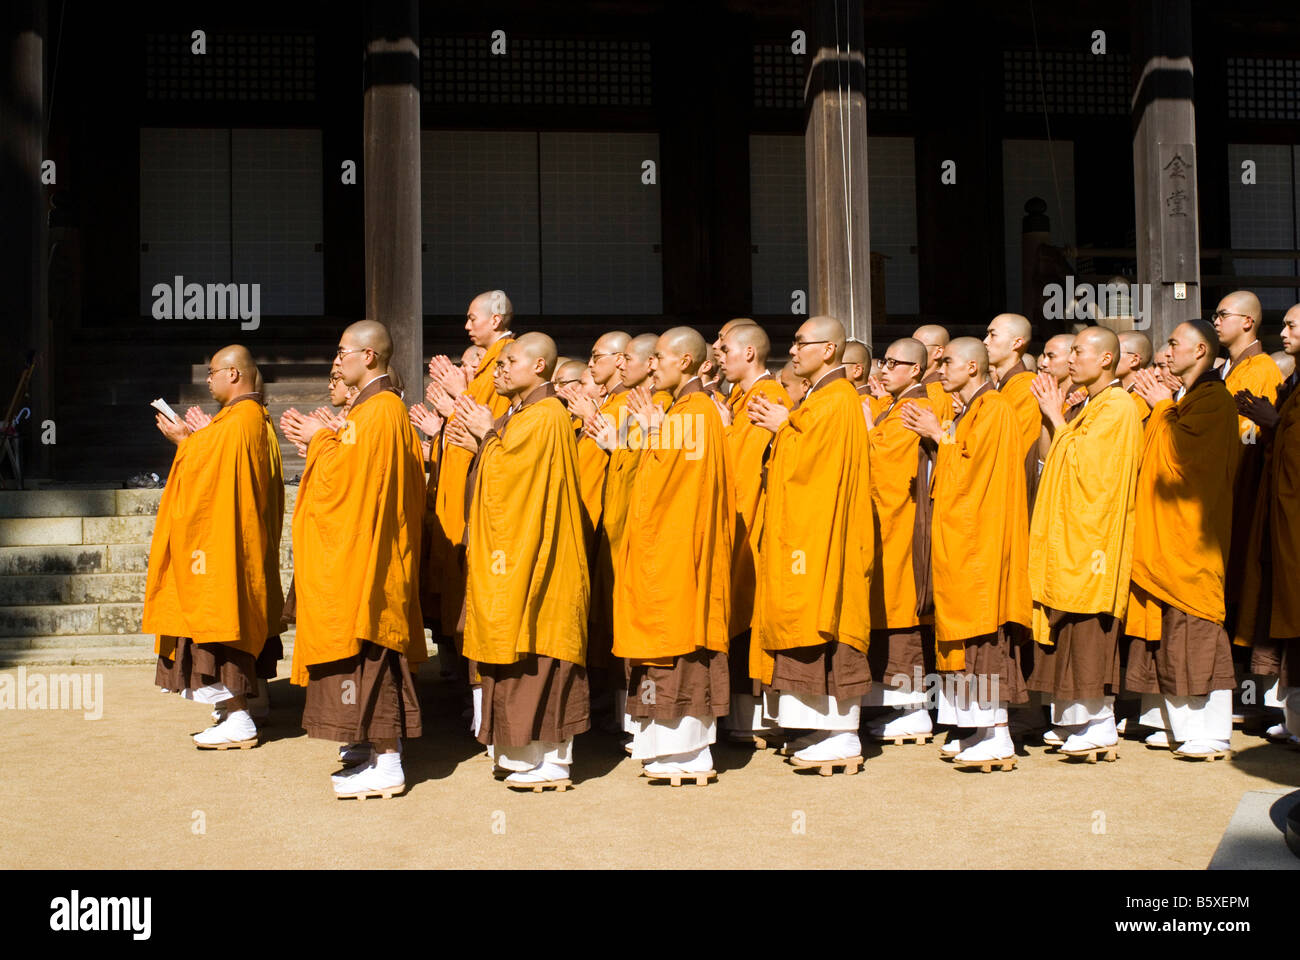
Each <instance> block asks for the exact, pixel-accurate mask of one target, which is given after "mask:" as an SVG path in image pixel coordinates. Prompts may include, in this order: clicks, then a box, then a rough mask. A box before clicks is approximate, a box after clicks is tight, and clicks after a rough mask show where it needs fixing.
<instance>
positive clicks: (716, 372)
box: [701, 317, 754, 403]
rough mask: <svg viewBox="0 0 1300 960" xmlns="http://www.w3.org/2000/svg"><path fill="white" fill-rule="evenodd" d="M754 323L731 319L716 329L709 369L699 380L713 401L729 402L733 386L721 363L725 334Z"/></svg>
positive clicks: (747, 318) (738, 318)
mask: <svg viewBox="0 0 1300 960" xmlns="http://www.w3.org/2000/svg"><path fill="white" fill-rule="evenodd" d="M753 325H754V321H753V320H751V319H750V318H749V317H733V318H732V319H730V320H728V321H727V322H726V323H724V324H723V325H722V326H721V327H720V328H719V329H718V337H717V339H716V340H714V341H713V343H712V344H711V345H710V346H709V363H710V367H709V370H708V372H707V373H704V372H701V379H702V380H703V381H704V389H705V390H707V391H708V392H709V393H711V394H712V395H713V397H714V399H716V400H719V401H721V402H723V403H727V402H729V401H731V399H732V397H731V388H732V387H733V386H735V384H733V383H731V382H730V381H728V380H727V374H726V371H725V370H723V368H722V367H723V363H722V344H723V341H724V339H725V338H726V336H727V334H728V333H730V332H731V331H732V330H734V329H736V327H750V326H753Z"/></svg>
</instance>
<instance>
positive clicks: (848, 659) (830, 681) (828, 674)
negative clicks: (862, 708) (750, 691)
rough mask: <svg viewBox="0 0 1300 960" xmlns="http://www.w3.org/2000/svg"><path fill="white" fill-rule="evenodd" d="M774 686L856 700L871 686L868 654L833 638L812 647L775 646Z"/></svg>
mask: <svg viewBox="0 0 1300 960" xmlns="http://www.w3.org/2000/svg"><path fill="white" fill-rule="evenodd" d="M772 657H773V659H774V660H775V663H774V664H773V666H772V685H771V689H772V690H774V691H777V692H779V693H797V694H802V695H804V696H813V697H816V696H823V695H829V696H832V697H834V698H835V699H836V700H853V699H855V698H857V697H861V696H864V695H865V694H866V692H867V691H868V690H870V689H871V667H870V665H869V664H868V662H867V655H866V654H865V653H863V652H862V651H860V650H857V649H856V648H854V647H850V646H849V645H848V644H847V643H840V642H839V641H838V640H830V641H827V642H826V643H819V644H816V645H815V646H811V647H794V648H792V649H790V650H773V651H772Z"/></svg>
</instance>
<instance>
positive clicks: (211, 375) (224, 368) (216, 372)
mask: <svg viewBox="0 0 1300 960" xmlns="http://www.w3.org/2000/svg"><path fill="white" fill-rule="evenodd" d="M234 369H235V368H234V367H217V368H216V369H215V370H213V369H212V368H211V367H208V378H209V379H211V378H212V377H215V376H216V375H217V374H219V373H220V372H221V371H222V370H234Z"/></svg>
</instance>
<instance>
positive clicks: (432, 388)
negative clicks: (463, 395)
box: [424, 380, 456, 420]
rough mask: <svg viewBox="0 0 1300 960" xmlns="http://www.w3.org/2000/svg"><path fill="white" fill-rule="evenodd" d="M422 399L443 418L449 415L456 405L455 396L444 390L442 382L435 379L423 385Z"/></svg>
mask: <svg viewBox="0 0 1300 960" xmlns="http://www.w3.org/2000/svg"><path fill="white" fill-rule="evenodd" d="M424 399H425V400H426V401H427V402H428V404H429V406H431V407H433V409H434V411H435V412H436V413H437V414H438V416H440V417H442V419H444V420H446V419H447V418H448V417H450V416H451V413H452V410H453V408H454V407H455V405H456V398H455V397H453V396H452V395H451V394H450V393H448V392H447V391H446V390H444V389H443V388H442V384H440V383H438V382H437V381H436V380H435V381H434V382H433V383H430V384H429V385H428V386H427V387H425V389H424Z"/></svg>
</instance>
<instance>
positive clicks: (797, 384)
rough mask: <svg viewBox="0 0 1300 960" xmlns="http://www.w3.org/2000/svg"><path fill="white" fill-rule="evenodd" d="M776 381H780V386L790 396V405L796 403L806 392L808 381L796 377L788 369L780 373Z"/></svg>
mask: <svg viewBox="0 0 1300 960" xmlns="http://www.w3.org/2000/svg"><path fill="white" fill-rule="evenodd" d="M778 379H779V380H780V381H781V386H783V387H785V392H786V393H788V394H790V402H791V403H798V402H799V401H800V400H802V399H803V398H804V394H806V393H807V392H808V381H807V380H805V379H804V378H803V377H800V376H797V375H796V374H795V372H794V371H793V370H791V369H790V368H789V367H786V368H785V369H784V370H782V371H781V376H780V377H779V378H778Z"/></svg>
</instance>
